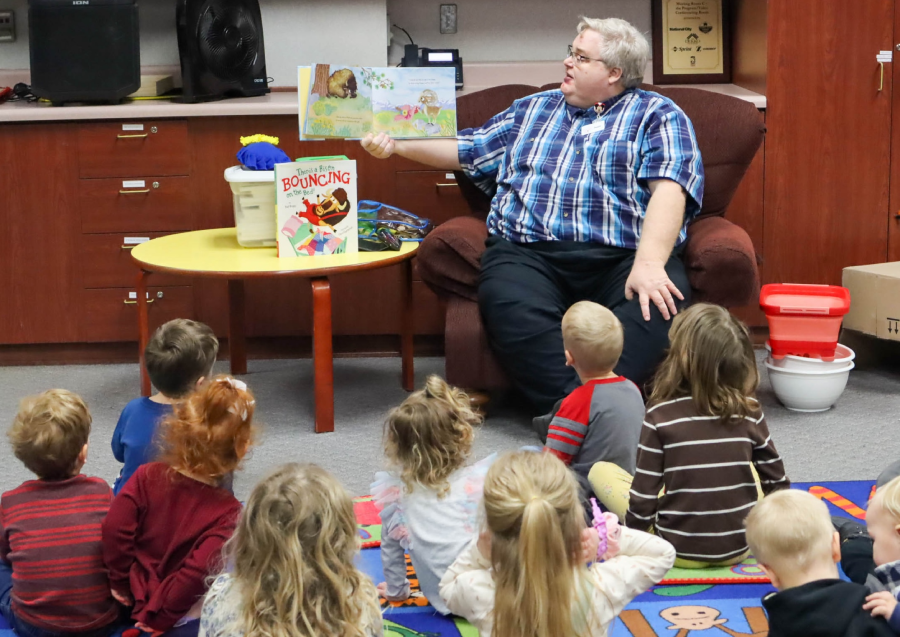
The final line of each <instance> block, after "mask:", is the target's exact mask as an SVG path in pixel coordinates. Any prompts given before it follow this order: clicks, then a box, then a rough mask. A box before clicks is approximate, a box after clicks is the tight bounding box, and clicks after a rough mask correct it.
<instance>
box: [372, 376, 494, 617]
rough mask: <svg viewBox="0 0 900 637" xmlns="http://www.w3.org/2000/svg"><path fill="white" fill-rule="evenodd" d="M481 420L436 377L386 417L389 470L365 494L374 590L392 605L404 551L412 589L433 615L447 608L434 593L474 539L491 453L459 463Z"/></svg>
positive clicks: (400, 594) (401, 585) (402, 577)
mask: <svg viewBox="0 0 900 637" xmlns="http://www.w3.org/2000/svg"><path fill="white" fill-rule="evenodd" d="M480 423H481V416H479V415H478V414H476V413H475V412H474V411H473V410H472V408H471V407H470V406H469V398H468V396H466V394H465V393H464V392H462V391H460V390H459V389H456V388H454V387H450V386H449V385H448V384H447V383H446V382H445V381H444V380H443V379H441V378H440V377H438V376H429V377H428V380H427V381H426V382H425V388H424V389H422V390H419V391H417V392H415V393H413V394H411V395H410V396H409V398H407V399H406V400H405V401H403V404H401V405H400V406H399V407H397V408H395V409H394V410H393V411H391V413H390V414H389V415H388V418H387V422H386V423H385V428H384V451H385V455H386V456H387V459H388V462H389V463H390V464H391V465H392V469H391V471H389V472H379V473H377V474H376V475H375V482H374V483H372V494H373V497H374V500H375V504H376V506H377V507H378V508H379V509H380V511H381V522H382V530H381V562H382V566H383V568H384V576H385V580H386V581H385V582H383V583H381V584H379V586H378V589H379V592H380V593H381V594H382V595H384V596H385V597H386V598H387V599H389V600H392V601H399V600H404V599H407V598H408V597H409V595H410V589H409V581H408V580H407V579H406V559H405V557H404V554H405V552H409V556H410V559H411V560H412V563H413V566H414V567H415V569H416V574H417V575H418V578H419V588H420V589H421V591H422V593H423V594H424V595H425V597H426V598H427V599H428V601H429V602H431V604H432V605H433V606H434V607H435V608H436V609H437V610H438V611H439V612H441V613H443V614H447V613H449V612H450V611H449V610H448V609H447V606H446V605H445V604H444V602H443V601H442V600H441V598H440V595H439V594H438V584H439V582H440V581H441V577H442V576H443V575H444V571H446V570H447V567H448V566H450V564H452V563H453V560H455V559H456V556H457V555H459V553H460V552H461V551H462V550H463V549H464V548H465V546H466V544H468V543H469V541H470V540H471V539H472V538H473V537H475V536H476V535H477V531H478V521H477V514H478V503H479V502H480V501H481V489H482V484H483V482H484V475H485V473H486V472H487V470H488V467H489V466H490V465H491V463H492V462H493V461H494V459H495V458H496V454H494V455H492V456H489V457H487V458H485V459H484V460H481V461H480V462H477V463H475V464H473V465H471V466H466V463H467V461H468V459H469V455H470V453H471V451H472V441H473V439H474V435H475V427H476V426H477V425H479V424H480Z"/></svg>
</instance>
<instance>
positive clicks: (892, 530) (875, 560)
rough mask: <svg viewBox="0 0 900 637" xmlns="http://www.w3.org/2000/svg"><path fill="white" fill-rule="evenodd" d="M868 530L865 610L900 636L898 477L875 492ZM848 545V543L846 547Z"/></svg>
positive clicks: (867, 519)
mask: <svg viewBox="0 0 900 637" xmlns="http://www.w3.org/2000/svg"><path fill="white" fill-rule="evenodd" d="M866 529H867V533H866V536H868V538H870V539H869V546H870V547H871V548H870V549H869V558H870V559H869V565H870V567H871V573H870V574H869V575H868V578H867V579H866V581H865V586H866V588H867V589H868V591H869V593H870V595H869V596H868V598H867V599H866V604H865V606H864V608H865V609H866V610H868V611H870V612H871V613H872V615H873V616H876V617H883V618H884V619H886V620H887V621H888V623H889V624H890V626H891V628H892V629H893V631H894V632H895V633H897V634H900V604H898V603H897V597H898V596H900V478H894V479H893V480H891V481H890V482H888V483H887V484H886V485H884V486H882V487H880V488H879V489H878V490H877V491H876V492H875V496H874V497H873V498H872V500H871V501H870V502H869V507H868V510H867V511H866ZM860 539H862V540H863V541H865V540H864V539H863V538H860ZM847 546H848V544H847V543H844V544H843V545H842V548H843V547H847ZM848 557H849V556H848ZM845 559H846V558H845ZM841 563H842V565H843V564H846V562H844V561H842V562H841ZM846 570H848V571H853V570H855V569H853V568H847V569H846ZM851 579H852V578H851Z"/></svg>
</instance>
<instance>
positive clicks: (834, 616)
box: [747, 489, 892, 637]
mask: <svg viewBox="0 0 900 637" xmlns="http://www.w3.org/2000/svg"><path fill="white" fill-rule="evenodd" d="M747 541H748V542H749V543H750V548H751V549H752V550H753V555H755V556H756V560H757V562H758V563H759V565H760V567H761V568H762V569H763V570H764V571H765V573H766V575H768V576H769V578H770V579H771V580H772V586H774V587H775V588H776V589H778V591H779V592H778V593H769V594H768V595H767V596H766V597H764V598H763V606H764V607H765V609H766V613H767V614H768V616H769V637H809V636H812V635H815V636H816V637H887V636H888V635H892V631H891V629H890V627H889V626H888V625H887V623H886V622H885V621H884V619H882V618H880V617H872V616H871V615H869V613H868V612H867V611H866V610H864V609H863V603H864V601H865V599H866V594H867V591H866V588H865V587H864V586H862V585H861V584H855V583H853V582H845V581H842V580H841V579H840V578H839V576H838V569H837V566H836V565H835V563H836V562H837V561H838V560H840V558H841V549H840V544H839V540H838V534H837V532H836V531H835V530H834V528H833V527H832V526H831V518H830V517H829V515H828V507H827V506H826V505H825V503H824V502H822V501H821V500H818V499H817V498H816V497H815V496H813V495H810V494H809V493H807V492H805V491H799V490H794V489H788V490H784V491H779V492H777V493H773V494H772V495H769V496H767V497H765V498H764V499H762V500H760V502H759V503H758V504H756V505H755V506H754V507H753V510H752V511H751V512H750V515H749V516H748V517H747Z"/></svg>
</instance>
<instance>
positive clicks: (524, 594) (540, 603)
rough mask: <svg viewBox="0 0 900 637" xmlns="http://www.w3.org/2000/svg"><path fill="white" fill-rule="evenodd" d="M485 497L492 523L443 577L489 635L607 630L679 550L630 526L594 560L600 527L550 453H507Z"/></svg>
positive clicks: (460, 607) (452, 601) (451, 596)
mask: <svg viewBox="0 0 900 637" xmlns="http://www.w3.org/2000/svg"><path fill="white" fill-rule="evenodd" d="M483 503H484V511H485V521H486V531H485V532H484V533H482V535H481V537H480V538H478V539H477V540H473V541H472V542H471V543H470V544H469V546H468V547H467V548H466V549H465V550H464V551H463V552H462V554H461V555H460V556H459V558H457V560H456V562H454V563H453V565H452V566H451V567H450V568H449V570H448V571H447V573H446V574H445V575H444V578H443V579H442V580H441V596H442V597H443V598H444V600H445V601H446V603H447V606H448V607H449V608H450V610H451V611H453V612H454V613H456V614H458V615H462V616H463V617H465V618H466V619H468V620H469V621H470V622H472V624H474V625H475V627H476V628H477V629H478V631H479V634H480V635H481V637H490V635H492V634H493V636H494V637H575V636H576V635H578V636H580V637H585V636H587V635H592V636H597V637H599V636H604V637H605V636H606V634H607V631H608V630H609V628H610V625H611V624H612V622H613V620H614V619H615V618H616V616H617V615H618V614H619V613H620V612H621V611H622V609H623V608H624V607H625V605H626V604H627V603H628V602H630V601H631V600H632V599H633V598H634V597H636V596H637V595H639V594H640V593H642V592H644V591H646V590H647V589H649V588H650V587H651V586H652V585H653V584H655V583H657V582H659V580H661V579H662V577H663V576H664V575H665V574H666V572H667V571H668V570H669V569H670V568H671V567H672V562H673V561H674V560H675V551H674V549H673V548H672V546H671V545H670V544H669V543H668V542H666V541H665V540H663V539H661V538H658V537H654V536H652V535H650V534H649V533H643V532H641V531H635V530H632V529H627V528H623V529H621V536H620V537H619V551H618V554H617V555H616V556H614V557H611V558H610V559H608V560H607V561H605V562H602V563H594V564H593V565H592V566H590V567H586V566H585V563H586V562H587V561H590V560H593V559H596V556H597V549H598V545H599V536H598V535H597V531H596V530H594V529H586V528H585V522H584V512H583V509H582V506H581V502H580V501H579V496H578V483H577V482H576V480H575V477H574V475H573V474H572V472H571V471H569V470H567V469H566V467H565V465H564V464H563V463H562V462H561V461H560V460H559V459H558V458H557V457H556V456H554V455H552V454H549V453H534V452H530V451H520V452H516V453H508V454H505V455H503V456H501V457H500V458H499V459H498V460H497V461H496V462H495V463H494V464H493V466H491V468H490V470H489V471H488V473H487V477H486V478H485V482H484V500H483Z"/></svg>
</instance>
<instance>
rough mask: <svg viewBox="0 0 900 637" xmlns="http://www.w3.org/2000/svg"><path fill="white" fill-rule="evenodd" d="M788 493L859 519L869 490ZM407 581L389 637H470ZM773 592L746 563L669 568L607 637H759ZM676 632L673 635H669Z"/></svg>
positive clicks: (369, 526) (388, 618) (365, 523)
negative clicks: (407, 588) (409, 594)
mask: <svg viewBox="0 0 900 637" xmlns="http://www.w3.org/2000/svg"><path fill="white" fill-rule="evenodd" d="M793 486H794V488H796V489H803V490H805V491H809V492H810V493H812V494H813V495H815V496H816V497H818V498H821V499H822V500H824V501H825V502H826V503H827V504H828V508H829V510H830V511H831V513H832V514H833V515H839V516H843V517H850V518H856V519H859V520H863V519H864V518H865V506H866V502H868V500H869V497H870V495H871V493H872V490H873V488H874V483H873V482H871V481H857V482H805V483H795V484H794V485H793ZM354 506H355V508H356V511H357V517H358V520H359V523H360V534H361V536H362V537H363V539H364V541H367V542H370V543H372V542H374V541H376V540H375V538H379V539H380V537H381V533H380V528H379V527H378V520H377V511H376V510H375V508H374V505H373V504H372V503H371V499H370V498H358V499H357V500H356V501H355V503H354ZM361 567H362V569H363V570H364V571H365V572H366V573H368V574H369V575H370V576H371V577H372V579H373V580H374V581H375V582H376V583H377V582H381V581H383V580H384V574H383V571H382V568H381V551H380V550H378V549H367V550H364V551H362V564H361ZM406 568H407V577H408V578H409V579H410V584H411V588H412V590H413V596H412V597H411V598H410V599H409V600H407V601H406V602H403V603H389V602H385V601H384V600H382V608H384V618H385V635H386V636H387V637H419V636H421V637H439V636H440V637H444V636H447V637H475V636H476V635H477V631H475V629H474V628H473V627H472V626H471V625H469V624H468V622H466V621H464V620H461V619H459V618H454V617H443V616H441V615H439V614H438V613H437V612H436V611H435V610H434V608H433V607H432V606H431V605H429V604H428V601H427V600H426V599H425V598H424V597H422V596H421V593H419V592H418V590H419V589H418V581H417V579H416V574H415V571H414V570H413V568H412V564H410V562H409V560H408V559H407V565H406ZM772 590H774V589H773V588H772V587H771V585H770V584H769V583H768V579H767V578H766V577H765V575H764V574H763V573H762V572H761V570H760V569H759V567H758V566H756V561H755V560H753V559H752V558H751V559H749V560H747V561H745V562H744V563H742V564H738V565H736V566H732V567H723V568H716V569H703V570H689V569H672V570H671V571H669V573H668V574H667V575H666V578H665V579H664V580H663V582H662V583H661V584H660V585H659V586H655V587H654V588H653V589H651V590H650V591H647V592H646V593H643V594H642V595H640V596H638V597H637V598H635V599H634V601H632V602H631V604H629V605H628V607H627V608H626V609H625V611H623V612H622V614H621V615H620V616H619V618H618V619H616V622H615V624H614V625H613V628H612V630H611V631H610V635H611V636H612V637H689V635H691V634H692V633H695V634H696V635H697V637H700V635H699V634H700V633H701V632H703V634H704V636H705V637H716V635H721V636H722V637H725V636H726V635H731V636H732V637H744V636H747V637H749V636H753V637H764V636H765V635H766V634H767V633H768V622H767V621H766V615H765V612H764V611H763V608H762V604H761V600H762V597H763V596H764V595H766V594H767V593H769V592H771V591H772ZM672 631H675V632H672Z"/></svg>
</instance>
